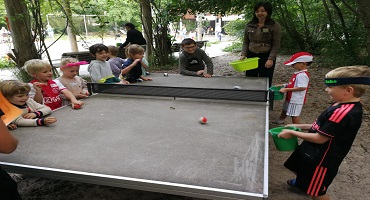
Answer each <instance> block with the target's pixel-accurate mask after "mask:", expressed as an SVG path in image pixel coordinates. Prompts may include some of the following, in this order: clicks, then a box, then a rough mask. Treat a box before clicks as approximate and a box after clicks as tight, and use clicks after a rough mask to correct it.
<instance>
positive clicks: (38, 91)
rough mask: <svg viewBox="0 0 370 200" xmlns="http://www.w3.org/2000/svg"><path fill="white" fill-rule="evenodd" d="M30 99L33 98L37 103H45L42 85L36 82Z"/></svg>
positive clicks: (32, 86) (32, 85)
mask: <svg viewBox="0 0 370 200" xmlns="http://www.w3.org/2000/svg"><path fill="white" fill-rule="evenodd" d="M29 84H31V83H29ZM30 97H32V98H33V100H35V101H36V102H37V103H40V104H43V103H44V100H43V96H42V83H39V82H34V83H33V84H31V91H30Z"/></svg>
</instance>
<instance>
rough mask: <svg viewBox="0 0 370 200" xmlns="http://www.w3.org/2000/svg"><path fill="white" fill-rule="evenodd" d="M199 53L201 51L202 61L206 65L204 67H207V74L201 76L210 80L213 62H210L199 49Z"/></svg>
mask: <svg viewBox="0 0 370 200" xmlns="http://www.w3.org/2000/svg"><path fill="white" fill-rule="evenodd" d="M200 51H201V54H202V57H203V60H204V62H205V63H206V66H207V73H203V76H204V77H206V78H211V77H212V75H213V62H212V59H211V58H210V57H209V56H208V55H207V54H206V52H204V51H203V50H201V49H200Z"/></svg>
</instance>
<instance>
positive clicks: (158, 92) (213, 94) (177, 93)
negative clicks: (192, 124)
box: [88, 83, 268, 102]
mask: <svg viewBox="0 0 370 200" xmlns="http://www.w3.org/2000/svg"><path fill="white" fill-rule="evenodd" d="M88 89H89V92H90V94H93V93H106V94H123V95H140V96H159V97H174V98H176V97H178V98H197V99H216V100H233V101H254V102H267V100H268V91H267V90H266V91H265V90H242V89H215V88H189V87H168V86H148V85H134V84H132V85H123V84H104V83H88Z"/></svg>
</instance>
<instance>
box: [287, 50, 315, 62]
mask: <svg viewBox="0 0 370 200" xmlns="http://www.w3.org/2000/svg"><path fill="white" fill-rule="evenodd" d="M312 60H313V56H312V55H311V54H310V53H308V52H298V53H295V54H294V55H293V56H292V57H291V58H290V59H289V60H288V61H286V62H284V65H293V64H295V63H298V62H312Z"/></svg>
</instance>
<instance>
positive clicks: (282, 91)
mask: <svg viewBox="0 0 370 200" xmlns="http://www.w3.org/2000/svg"><path fill="white" fill-rule="evenodd" d="M306 89H307V88H306V87H295V88H281V89H280V90H279V92H281V93H287V92H297V91H303V90H306Z"/></svg>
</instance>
